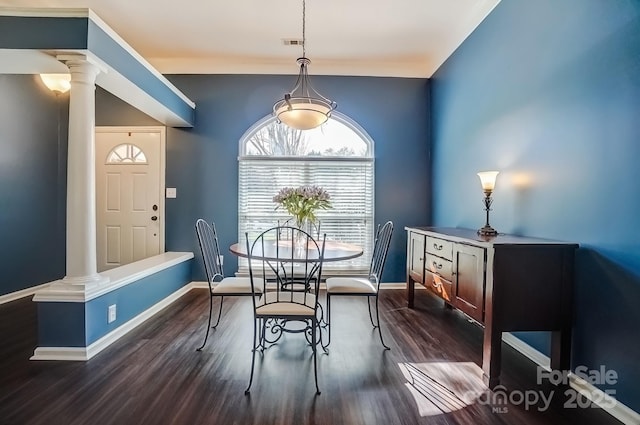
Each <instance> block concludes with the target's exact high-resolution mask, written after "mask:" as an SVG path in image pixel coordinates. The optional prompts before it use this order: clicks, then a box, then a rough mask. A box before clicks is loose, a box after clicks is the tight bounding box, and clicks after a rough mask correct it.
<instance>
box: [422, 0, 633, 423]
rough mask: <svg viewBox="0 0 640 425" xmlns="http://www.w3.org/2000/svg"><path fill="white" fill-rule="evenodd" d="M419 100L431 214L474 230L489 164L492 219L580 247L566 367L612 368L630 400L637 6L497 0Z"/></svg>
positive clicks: (531, 338) (586, 0)
mask: <svg viewBox="0 0 640 425" xmlns="http://www.w3.org/2000/svg"><path fill="white" fill-rule="evenodd" d="M432 110H433V114H432V125H433V133H432V144H433V151H432V155H433V189H432V190H433V206H434V208H433V218H434V223H435V224H437V225H443V226H460V227H469V228H478V227H481V226H482V224H483V211H482V206H481V197H482V193H481V190H480V183H479V180H478V178H477V177H476V175H475V173H476V172H477V171H482V170H489V169H496V170H500V172H501V174H500V175H499V176H498V182H497V188H496V191H495V196H494V205H493V212H492V215H491V224H492V225H493V227H495V228H496V229H497V230H499V231H500V232H505V233H516V234H524V235H529V236H538V237H548V238H554V239H562V240H567V241H574V242H578V243H580V244H581V249H580V250H579V252H578V255H577V260H576V272H577V278H576V288H575V310H576V311H575V327H574V337H573V359H572V365H573V366H574V367H575V366H578V365H586V366H588V367H590V368H594V369H595V368H597V367H598V366H599V365H605V366H606V367H607V368H608V369H614V370H616V371H617V372H618V374H619V381H618V384H617V385H615V386H614V387H613V388H612V389H615V390H616V392H617V397H618V399H619V400H620V401H622V402H623V403H625V404H627V405H628V406H629V407H631V408H633V409H635V410H636V411H638V410H640V387H639V386H638V382H639V381H640V368H638V366H637V360H638V359H639V358H640V330H639V329H640V328H639V326H638V324H640V309H639V308H638V302H639V301H640V220H638V211H640V191H639V189H638V181H640V167H639V166H638V164H637V162H638V158H640V119H639V118H640V115H639V113H640V2H638V1H622V0H621V1H602V0H563V1H557V0H538V1H529V0H503V1H502V2H501V3H500V4H499V5H498V6H497V7H496V9H495V10H494V11H493V12H492V13H491V14H490V15H489V16H488V17H487V18H486V19H485V21H484V22H483V23H482V24H481V25H480V27H479V28H478V29H477V30H476V31H475V32H474V33H473V34H472V35H471V36H470V37H469V38H468V39H467V40H466V41H465V42H464V43H463V44H462V46H461V47H460V48H459V49H458V50H457V51H456V52H455V54H454V55H453V56H452V57H450V58H449V60H447V62H446V63H445V64H444V65H443V66H442V67H441V68H440V69H439V70H438V71H437V73H436V74H435V75H434V78H433V79H432ZM519 336H520V337H522V338H523V339H524V340H525V341H527V342H529V343H531V344H532V345H534V346H535V347H536V348H538V349H540V350H541V351H543V352H548V338H547V335H540V334H535V335H530V334H519ZM608 388H611V387H608Z"/></svg>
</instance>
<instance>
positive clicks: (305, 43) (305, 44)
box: [302, 0, 307, 58]
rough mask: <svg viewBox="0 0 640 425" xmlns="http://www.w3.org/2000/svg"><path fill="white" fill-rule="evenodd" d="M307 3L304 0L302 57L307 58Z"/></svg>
mask: <svg viewBox="0 0 640 425" xmlns="http://www.w3.org/2000/svg"><path fill="white" fill-rule="evenodd" d="M306 22H307V2H306V0H302V57H303V58H306V57H307V37H306V29H307V28H306V27H307V24H306Z"/></svg>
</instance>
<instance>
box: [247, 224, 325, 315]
mask: <svg viewBox="0 0 640 425" xmlns="http://www.w3.org/2000/svg"><path fill="white" fill-rule="evenodd" d="M245 237H246V244H247V253H248V254H247V258H248V260H249V277H250V280H251V288H252V290H253V292H254V294H256V295H258V292H257V291H256V289H257V288H256V287H255V285H262V287H261V289H262V292H263V293H267V292H269V293H270V294H271V295H270V296H269V297H268V298H269V299H268V300H266V301H265V302H266V303H267V304H268V303H269V302H270V301H274V302H290V303H294V304H305V303H306V302H307V297H308V294H312V295H313V296H314V297H315V296H317V294H318V293H319V291H320V279H321V276H322V265H323V261H324V248H325V239H326V235H324V236H323V238H322V240H320V241H316V240H315V239H314V238H313V237H312V236H311V235H310V234H309V233H307V232H305V231H304V230H301V229H298V228H297V227H293V226H275V227H272V228H270V229H267V230H265V231H264V232H262V233H260V234H259V235H258V236H257V237H256V238H255V239H254V240H253V241H250V240H249V233H245ZM305 247H306V249H305ZM258 277H265V279H258ZM254 278H255V279H254ZM267 280H271V281H275V285H274V287H273V288H271V287H270V288H269V289H270V290H269V291H267ZM294 288H298V289H294ZM300 288H302V289H300ZM295 294H297V295H295ZM254 307H255V297H254Z"/></svg>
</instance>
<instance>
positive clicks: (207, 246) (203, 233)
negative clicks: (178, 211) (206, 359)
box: [196, 218, 254, 351]
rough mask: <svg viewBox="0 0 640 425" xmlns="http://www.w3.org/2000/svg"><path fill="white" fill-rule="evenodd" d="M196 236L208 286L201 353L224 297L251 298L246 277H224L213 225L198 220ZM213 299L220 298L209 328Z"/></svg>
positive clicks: (220, 312) (249, 283)
mask: <svg viewBox="0 0 640 425" xmlns="http://www.w3.org/2000/svg"><path fill="white" fill-rule="evenodd" d="M196 234H197V235H198V243H199V244H200V252H201V253H202V261H203V262H204V270H205V273H206V275H207V283H208V284H209V294H210V297H209V322H208V324H207V333H206V334H205V336H204V342H203V343H202V345H201V346H200V347H198V348H197V351H201V350H202V349H203V348H204V346H205V344H206V343H207V338H209V330H210V329H211V328H214V329H215V327H216V326H218V323H219V322H220V316H221V315H222V304H223V302H224V297H225V296H253V295H254V293H253V291H252V290H251V282H250V279H249V278H248V277H225V276H224V271H223V269H222V262H221V261H220V246H219V245H218V235H217V233H216V227H215V224H209V223H207V222H206V221H205V220H204V219H202V218H200V219H198V220H197V221H196ZM213 297H220V309H219V310H218V317H217V318H216V323H215V324H214V325H213V326H211V317H212V314H213Z"/></svg>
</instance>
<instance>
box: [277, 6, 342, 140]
mask: <svg viewBox="0 0 640 425" xmlns="http://www.w3.org/2000/svg"><path fill="white" fill-rule="evenodd" d="M296 62H298V65H299V66H300V73H299V74H298V79H297V80H296V84H295V85H294V86H293V89H292V90H291V91H290V92H289V93H285V95H284V97H283V98H282V99H280V100H279V101H277V102H276V103H274V105H273V115H275V116H276V117H277V119H278V122H281V123H284V124H286V125H287V126H289V127H291V128H293V129H296V130H311V129H312V128H316V127H318V126H320V125H322V124H324V123H325V122H327V120H328V119H329V117H330V116H331V112H333V111H334V110H335V109H336V108H337V107H338V104H337V103H336V102H334V101H332V100H329V99H327V98H326V97H324V96H323V95H321V94H320V93H318V92H317V91H316V90H315V89H314V88H313V87H311V83H310V82H309V81H308V80H309V75H308V73H307V68H308V65H309V64H310V63H311V61H310V60H309V58H307V2H306V0H302V57H301V58H298V59H297V61H296Z"/></svg>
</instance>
